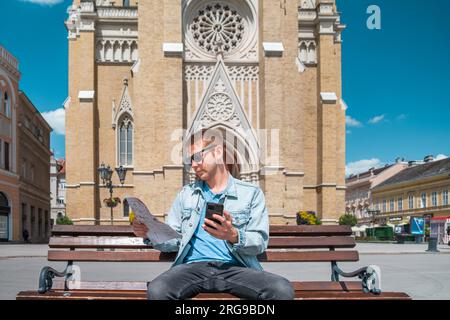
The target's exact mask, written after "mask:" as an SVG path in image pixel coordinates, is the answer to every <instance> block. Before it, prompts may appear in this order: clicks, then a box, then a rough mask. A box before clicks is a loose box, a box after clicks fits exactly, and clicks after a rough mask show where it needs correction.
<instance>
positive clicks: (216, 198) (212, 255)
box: [183, 182, 241, 266]
mask: <svg viewBox="0 0 450 320" xmlns="http://www.w3.org/2000/svg"><path fill="white" fill-rule="evenodd" d="M228 187H229V186H227V188H228ZM227 188H225V190H226V189H227ZM202 190H203V194H204V196H205V200H206V201H205V206H204V207H203V210H202V213H201V217H200V222H199V224H198V226H197V229H195V232H194V235H193V236H192V238H191V240H190V244H191V248H190V250H189V252H188V253H187V254H186V257H185V258H184V260H183V262H184V263H192V262H199V261H220V262H227V263H231V264H235V265H239V266H240V265H241V263H240V262H239V261H238V260H237V259H236V258H235V257H234V256H233V255H232V254H231V252H230V250H229V249H228V247H227V245H226V241H227V240H220V239H217V238H216V237H214V236H212V235H211V234H209V233H208V232H207V231H206V230H205V229H203V228H202V225H203V224H204V223H205V215H206V203H207V202H213V203H219V202H220V198H221V197H222V196H223V194H224V193H225V190H223V191H222V192H221V193H219V194H215V193H213V192H212V191H211V189H210V188H209V186H208V184H207V183H206V182H203V185H202ZM207 226H208V225H207Z"/></svg>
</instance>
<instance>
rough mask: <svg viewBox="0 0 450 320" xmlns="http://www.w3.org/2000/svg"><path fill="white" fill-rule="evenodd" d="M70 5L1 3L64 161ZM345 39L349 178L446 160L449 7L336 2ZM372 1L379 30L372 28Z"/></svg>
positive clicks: (3, 25)
mask: <svg viewBox="0 0 450 320" xmlns="http://www.w3.org/2000/svg"><path fill="white" fill-rule="evenodd" d="M70 4H71V0H27V1H25V0H1V1H0V44H2V45H3V46H4V47H6V48H7V50H9V51H10V52H11V53H12V54H14V55H15V56H16V57H17V58H18V59H19V61H20V70H21V72H22V80H21V83H20V86H21V89H22V90H23V91H25V92H26V94H27V95H28V96H29V97H30V99H31V100H32V101H33V102H34V104H35V105H36V107H37V108H38V109H39V110H40V111H41V112H42V113H44V115H45V116H46V118H47V119H48V121H49V122H50V123H51V124H52V126H53V127H54V128H55V132H53V133H52V148H53V149H54V150H55V153H56V156H57V157H64V155H65V146H64V113H63V112H62V110H61V106H62V103H63V102H64V100H65V99H66V97H67V79H68V77H67V62H68V61H67V32H66V29H65V26H64V20H65V19H66V17H67V14H66V9H67V7H68V6H69V5H70ZM337 4H338V9H339V11H340V12H342V18H341V20H342V22H343V23H344V24H346V25H347V29H346V30H345V31H344V33H343V61H342V67H343V97H344V100H345V102H346V104H347V105H348V107H349V108H348V110H347V163H348V173H354V172H357V171H360V170H364V169H367V168H370V167H373V166H381V165H384V164H386V163H390V162H392V161H394V159H395V158H396V157H404V158H405V159H407V160H418V159H423V157H424V156H425V155H428V154H433V155H435V156H437V155H450V99H449V98H448V94H449V92H450V41H449V40H448V39H450V27H449V26H448V24H447V20H448V18H449V12H450V1H442V0H429V1H426V2H423V1H418V0H395V1H392V0H379V1H366V0H337ZM370 5H378V6H379V8H380V9H381V30H369V29H368V28H367V25H366V21H367V19H368V18H369V16H370V15H369V14H367V13H366V11H367V8H368V7H369V6H370Z"/></svg>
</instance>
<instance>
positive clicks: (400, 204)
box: [398, 197, 403, 211]
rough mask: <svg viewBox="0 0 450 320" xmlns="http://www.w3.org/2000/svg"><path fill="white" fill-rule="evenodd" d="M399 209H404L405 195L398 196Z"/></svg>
mask: <svg viewBox="0 0 450 320" xmlns="http://www.w3.org/2000/svg"><path fill="white" fill-rule="evenodd" d="M398 211H403V197H400V198H398Z"/></svg>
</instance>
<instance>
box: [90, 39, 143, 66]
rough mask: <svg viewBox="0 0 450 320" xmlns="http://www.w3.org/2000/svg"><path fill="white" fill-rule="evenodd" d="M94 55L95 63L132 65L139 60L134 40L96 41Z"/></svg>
mask: <svg viewBox="0 0 450 320" xmlns="http://www.w3.org/2000/svg"><path fill="white" fill-rule="evenodd" d="M95 54H96V60H97V62H128V63H134V62H136V61H137V60H138V59H139V52H138V44H137V42H136V41H135V40H123V39H118V40H114V39H110V40H105V39H100V40H97V45H96V48H95Z"/></svg>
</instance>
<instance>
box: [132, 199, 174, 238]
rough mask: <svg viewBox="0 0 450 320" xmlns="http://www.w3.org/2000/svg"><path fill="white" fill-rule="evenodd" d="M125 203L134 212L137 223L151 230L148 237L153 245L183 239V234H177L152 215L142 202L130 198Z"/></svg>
mask: <svg viewBox="0 0 450 320" xmlns="http://www.w3.org/2000/svg"><path fill="white" fill-rule="evenodd" d="M124 202H127V203H128V206H129V207H130V209H131V210H132V211H133V212H134V216H135V219H136V221H138V222H139V223H143V224H145V225H146V226H147V228H148V230H149V232H148V233H147V236H148V238H149V240H150V242H151V243H152V244H153V245H156V244H160V243H163V242H166V241H168V240H171V239H175V238H181V234H179V233H178V232H176V231H175V230H174V229H172V228H171V227H170V226H169V225H167V224H165V223H163V222H160V221H159V220H158V219H157V218H156V217H155V216H154V215H152V214H151V213H150V211H149V210H148V209H147V207H146V205H145V204H144V203H143V202H142V201H141V200H139V199H137V198H133V197H128V198H125V200H124Z"/></svg>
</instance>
